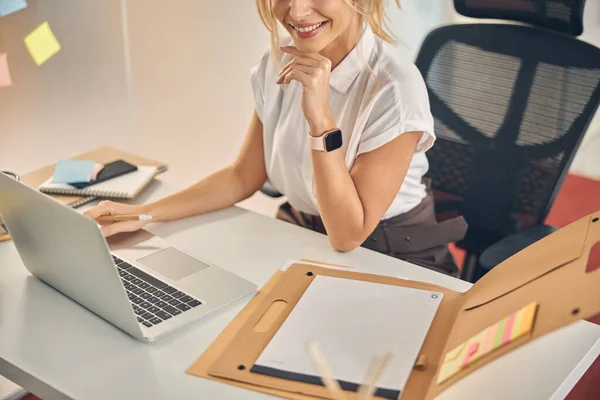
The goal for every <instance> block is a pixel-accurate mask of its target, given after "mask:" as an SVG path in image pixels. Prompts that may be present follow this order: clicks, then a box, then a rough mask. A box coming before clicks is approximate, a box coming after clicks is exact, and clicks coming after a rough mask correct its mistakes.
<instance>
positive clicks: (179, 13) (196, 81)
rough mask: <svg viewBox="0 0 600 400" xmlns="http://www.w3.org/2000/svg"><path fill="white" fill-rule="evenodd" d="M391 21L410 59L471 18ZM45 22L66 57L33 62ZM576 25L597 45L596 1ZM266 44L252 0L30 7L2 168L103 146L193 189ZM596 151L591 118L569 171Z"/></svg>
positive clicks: (3, 113) (10, 36)
mask: <svg viewBox="0 0 600 400" xmlns="http://www.w3.org/2000/svg"><path fill="white" fill-rule="evenodd" d="M390 3H392V4H393V2H390ZM389 15H390V27H391V29H392V30H393V32H394V33H395V34H396V36H397V37H398V38H400V39H401V42H400V43H399V44H398V46H397V51H398V56H399V57H409V58H411V59H414V58H415V56H416V54H417V52H418V49H419V47H420V44H421V42H422V40H423V39H424V37H425V36H426V34H427V33H428V32H430V31H431V30H432V29H434V28H435V27H438V26H441V25H446V24H453V23H463V22H467V23H468V22H472V21H471V20H470V19H468V18H465V17H461V16H459V15H458V14H457V13H456V12H455V11H454V8H453V5H452V2H451V1H450V0H402V9H401V10H398V9H397V8H395V7H391V8H390V14H389ZM44 21H48V22H49V24H50V26H51V28H52V30H53V31H54V34H55V35H56V37H57V39H58V41H59V42H60V43H61V45H62V50H61V51H60V52H59V53H58V54H57V55H56V56H54V57H53V58H52V59H50V60H49V61H48V62H46V63H45V64H43V65H42V66H41V67H37V66H36V65H35V64H34V63H33V61H32V60H31V57H30V55H29V54H28V52H27V49H26V48H25V46H24V44H23V39H24V37H25V36H26V35H27V34H29V33H30V32H31V31H32V30H33V29H35V28H36V27H37V26H38V25H40V24H41V23H42V22H44ZM477 22H481V21H480V20H478V21H477ZM584 28H585V31H584V33H583V35H582V36H581V37H580V39H581V40H583V41H587V42H590V43H592V44H594V45H595V46H597V47H600V1H597V0H591V1H588V2H587V5H586V9H585V15H584ZM267 46H268V34H267V32H266V30H265V29H264V27H263V26H262V24H261V23H260V21H259V19H258V16H257V13H256V10H255V5H254V1H251V0H244V1H239V0H238V1H235V2H234V1H211V0H171V1H157V0H102V1H81V0H52V1H43V0H28V7H27V8H26V9H25V10H22V11H19V12H16V13H14V14H11V15H8V16H6V17H4V18H0V53H7V54H8V61H9V66H10V72H11V75H12V81H13V85H12V86H10V87H2V88H0V169H2V170H10V171H15V172H17V173H21V174H23V173H26V172H28V171H31V170H34V169H36V168H38V167H41V166H44V165H47V164H51V163H53V162H55V161H56V160H57V159H59V158H64V157H68V156H70V155H75V154H78V153H81V152H85V151H88V150H91V149H93V148H96V147H99V146H102V145H111V146H115V147H118V148H121V149H123V150H126V151H130V152H134V153H137V154H140V155H143V156H146V157H149V158H154V159H157V160H160V161H163V162H166V163H167V164H168V165H169V171H168V172H167V173H166V174H165V177H164V179H166V180H169V181H170V182H172V183H173V184H175V185H177V186H180V187H184V186H187V185H189V184H192V183H193V182H195V181H197V180H199V179H200V178H202V177H204V176H206V175H208V174H210V173H211V172H213V171H215V170H216V169H218V168H220V167H223V166H225V165H227V164H228V163H230V162H231V161H232V160H233V159H234V157H235V156H236V154H237V152H238V150H239V147H240V144H241V142H242V140H243V137H244V135H245V132H246V128H247V125H248V123H249V120H250V116H251V113H252V110H253V97H252V93H251V89H250V83H249V75H250V69H251V68H252V67H253V66H254V65H255V64H256V63H257V62H258V60H259V57H260V55H261V54H262V52H263V51H264V49H265V48H266V47H267ZM598 154H600V116H598V115H597V116H596V118H595V119H594V121H593V122H592V124H591V126H590V128H589V130H588V132H587V135H586V136H585V138H584V141H583V143H582V145H581V147H580V148H579V151H578V153H577V156H576V157H575V160H574V162H573V164H572V166H571V173H572V174H574V175H577V176H581V177H584V178H586V179H588V181H589V182H594V181H595V182H598V180H600V162H599V161H598ZM588 181H586V182H588ZM565 186H566V187H568V185H567V183H565ZM571 187H572V186H571ZM597 187H598V186H597ZM578 190H579V192H577V193H581V189H578ZM586 190H587V189H586ZM577 193H576V194H577ZM282 201H283V200H282V199H271V198H268V197H266V196H264V195H262V194H260V193H259V194H256V195H254V196H253V197H252V198H250V199H248V200H246V201H244V202H243V203H242V204H241V206H242V207H246V208H248V209H251V210H253V211H257V212H260V213H263V214H267V215H274V214H275V211H276V208H277V206H278V205H279V204H280V203H281V202H282ZM558 225H560V224H558ZM0 379H1V377H0ZM3 384H4V385H8V384H6V383H2V382H0V398H2V385H3ZM5 387H6V386H5ZM7 390H8V389H7Z"/></svg>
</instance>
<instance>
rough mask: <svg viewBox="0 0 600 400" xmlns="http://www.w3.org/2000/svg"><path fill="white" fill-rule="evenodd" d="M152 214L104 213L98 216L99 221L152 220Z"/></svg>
mask: <svg viewBox="0 0 600 400" xmlns="http://www.w3.org/2000/svg"><path fill="white" fill-rule="evenodd" d="M151 220H152V215H144V214H141V215H103V216H101V217H98V218H96V221H98V222H118V221H151Z"/></svg>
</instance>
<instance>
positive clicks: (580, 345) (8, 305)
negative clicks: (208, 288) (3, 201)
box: [0, 182, 600, 400]
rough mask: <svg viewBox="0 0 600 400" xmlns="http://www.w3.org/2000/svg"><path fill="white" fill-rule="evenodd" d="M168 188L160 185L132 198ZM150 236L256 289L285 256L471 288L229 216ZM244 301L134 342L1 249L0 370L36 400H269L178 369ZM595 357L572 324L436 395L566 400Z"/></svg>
mask: <svg viewBox="0 0 600 400" xmlns="http://www.w3.org/2000/svg"><path fill="white" fill-rule="evenodd" d="M170 191H172V188H169V186H168V185H166V184H164V183H162V182H158V183H156V184H154V185H153V186H152V188H151V190H149V191H148V193H146V194H144V196H143V198H141V199H139V201H147V200H148V198H149V197H150V198H154V197H162V196H163V195H164V194H166V193H168V192H170ZM152 231H153V232H154V233H156V234H159V235H160V236H162V237H165V238H167V239H168V240H169V241H172V243H173V244H175V245H178V246H181V247H182V248H184V249H186V250H188V251H189V252H190V253H192V254H195V255H197V256H199V257H201V258H204V259H207V260H209V261H212V262H214V263H215V264H217V265H219V266H221V267H224V268H226V269H229V270H230V271H233V272H235V273H237V274H239V275H240V276H243V277H244V278H246V279H249V280H250V281H253V282H255V283H256V284H257V285H259V287H260V286H262V285H263V284H264V283H265V282H267V280H268V279H269V278H270V277H271V275H272V274H273V273H274V272H275V271H276V270H277V269H278V268H280V267H281V265H282V264H283V263H284V262H285V261H286V260H288V259H299V258H303V257H307V258H312V259H317V260H322V261H327V262H333V263H341V264H346V265H351V266H355V267H359V268H364V269H369V270H371V271H376V272H379V273H383V274H391V275H394V276H396V275H401V276H404V277H406V278H409V279H419V280H423V281H429V282H434V283H437V284H442V285H445V286H447V287H449V288H452V289H455V290H461V291H464V290H466V289H467V288H468V287H469V284H467V283H465V282H462V281H459V280H457V279H454V278H450V277H447V276H443V275H441V274H437V273H434V272H431V271H428V270H425V269H423V268H420V267H417V266H414V265H411V264H408V263H405V262H402V261H399V260H395V259H393V258H390V257H387V256H384V255H381V254H378V253H375V252H371V251H369V250H366V249H358V250H357V251H355V252H352V253H350V254H340V253H336V252H334V251H332V250H331V249H330V247H329V243H328V241H327V239H326V238H325V237H324V236H322V235H320V234H317V233H314V232H311V231H308V230H305V229H303V228H299V227H296V226H292V225H290V224H287V223H284V222H280V221H277V220H275V219H272V218H268V217H264V216H261V215H258V214H255V213H252V212H248V211H244V210H241V209H239V208H232V209H228V210H225V211H222V212H218V213H214V214H211V215H206V216H202V217H197V218H191V219H189V220H184V221H178V222H174V223H170V224H165V225H163V226H155V227H153V229H152ZM248 300H249V298H247V299H245V300H244V301H240V302H237V303H236V304H235V305H233V306H229V307H228V308H226V309H224V310H221V311H219V312H217V313H215V314H213V315H212V316H211V317H209V318H207V319H204V320H200V321H198V322H196V323H194V324H192V325H191V326H188V327H187V328H185V329H183V330H182V331H179V332H176V333H174V334H172V335H170V336H168V337H166V338H164V339H162V340H160V341H158V342H156V343H153V344H143V343H140V342H137V341H136V340H134V339H132V338H131V337H129V336H128V335H126V334H125V333H123V332H121V331H120V330H118V329H117V328H115V327H113V326H112V325H110V324H109V323H107V322H105V321H104V320H102V319H100V318H98V317H96V316H95V315H93V314H92V313H90V312H88V311H86V310H85V309H84V308H82V307H81V306H79V305H78V304H76V303H74V302H73V301H71V300H69V299H68V298H66V297H65V296H63V295H62V294H60V293H58V292H57V291H55V290H54V289H52V288H51V287H49V286H47V285H45V284H44V283H42V282H40V281H39V280H38V279H36V278H35V277H33V276H31V275H30V274H29V273H28V272H27V270H25V268H24V267H23V264H22V262H21V260H20V258H19V256H18V253H17V251H16V249H15V247H14V245H13V243H12V242H6V243H0V374H1V375H4V376H6V377H7V378H9V379H11V380H13V381H14V382H16V383H18V384H19V385H21V386H23V387H25V388H26V389H28V390H30V391H32V392H34V393H35V394H37V395H39V396H41V397H42V398H43V399H44V400H51V399H64V398H73V399H78V400H79V399H81V400H106V399H111V400H119V399H127V400H131V399H148V400H150V399H169V400H170V399H199V398H203V399H248V400H253V399H265V398H270V396H265V395H263V394H261V393H257V392H253V391H248V390H245V389H240V388H237V387H234V386H230V385H225V384H221V383H217V382H214V381H210V380H206V379H202V378H198V377H195V376H190V375H187V374H185V373H184V371H185V369H187V367H189V366H190V365H191V364H192V363H193V362H194V361H195V360H196V358H197V357H198V356H199V355H200V354H202V352H203V351H204V350H205V349H206V348H207V347H208V346H209V344H210V343H211V342H212V340H213V339H214V338H215V337H216V336H217V335H218V334H219V333H220V332H221V330H223V329H224V328H225V327H226V326H227V324H228V323H229V322H230V321H231V320H232V319H233V318H234V317H235V315H236V314H237V313H238V312H239V311H240V310H241V309H242V307H243V306H244V304H246V303H247V301H248ZM596 343H598V345H596V346H595V347H594V345H595V344H596ZM599 352H600V327H599V326H596V325H593V324H590V323H587V322H580V323H576V324H574V325H571V326H569V327H567V328H566V329H562V330H561V331H558V332H555V333H553V334H550V335H547V336H546V337H544V338H542V339H541V340H538V341H536V342H534V343H531V344H529V345H526V346H524V347H523V348H521V349H519V350H518V351H515V352H513V353H511V354H509V355H508V356H506V357H503V358H501V359H499V360H497V361H495V362H492V363H490V364H488V365H487V366H485V367H484V368H481V369H480V370H478V371H477V372H476V373H474V374H471V375H470V376H469V377H467V378H466V379H464V380H463V381H461V382H459V383H458V384H456V385H455V386H453V387H452V388H451V389H450V390H448V391H446V392H445V393H443V394H442V395H441V396H440V398H443V399H482V398H485V399H493V398H498V399H507V398H511V399H528V400H531V399H548V398H550V397H551V396H553V394H554V393H556V396H558V397H555V398H560V397H561V396H562V397H564V395H565V394H566V393H568V391H569V390H570V388H571V387H572V386H573V385H574V384H575V383H576V382H577V380H578V379H579V377H580V376H581V375H582V373H583V372H584V371H585V370H586V369H587V367H588V366H589V364H590V363H591V362H592V361H593V360H594V359H595V356H596V355H597V354H598V353H599Z"/></svg>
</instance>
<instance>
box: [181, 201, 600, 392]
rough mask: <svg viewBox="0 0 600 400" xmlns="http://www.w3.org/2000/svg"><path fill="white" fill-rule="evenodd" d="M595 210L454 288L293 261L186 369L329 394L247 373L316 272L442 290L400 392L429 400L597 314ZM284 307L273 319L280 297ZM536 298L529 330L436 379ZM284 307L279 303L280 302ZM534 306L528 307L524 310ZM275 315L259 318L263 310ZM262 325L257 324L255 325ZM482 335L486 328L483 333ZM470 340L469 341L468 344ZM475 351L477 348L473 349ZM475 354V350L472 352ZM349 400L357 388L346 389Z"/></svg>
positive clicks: (598, 227)
mask: <svg viewBox="0 0 600 400" xmlns="http://www.w3.org/2000/svg"><path fill="white" fill-rule="evenodd" d="M599 218H600V211H599V212H596V213H594V214H592V215H589V216H587V217H585V218H582V219H580V220H578V221H576V222H574V223H572V224H570V225H568V226H567V227H565V228H563V229H560V230H559V231H557V232H555V233H553V234H551V235H550V236H548V237H546V238H544V239H542V240H540V241H539V242H537V243H535V244H533V245H531V246H529V247H528V248H526V249H524V250H522V251H521V252H519V253H518V254H516V255H514V256H513V257H511V258H510V259H508V260H506V261H505V262H503V263H502V264H501V265H499V266H497V267H496V268H494V269H493V270H492V271H491V272H489V273H488V274H487V275H485V276H484V277H483V278H482V279H480V280H479V281H478V282H477V283H476V284H475V285H473V287H471V289H470V290H468V291H467V292H465V293H457V292H454V291H451V290H448V289H446V288H443V287H439V286H436V285H431V284H428V283H422V282H414V281H407V280H403V279H397V278H392V277H385V276H378V275H369V274H364V273H356V272H352V271H351V270H348V271H345V270H334V269H328V268H322V267H316V266H312V265H306V264H296V265H293V266H292V267H290V268H289V269H288V270H287V271H285V272H284V271H278V272H277V273H276V274H275V275H274V276H273V277H272V278H271V279H270V280H269V282H268V283H267V284H266V285H265V286H264V287H263V288H262V290H261V291H260V292H259V293H258V294H257V295H256V296H255V297H254V298H253V299H252V301H250V303H249V304H248V305H247V306H246V307H245V308H244V310H242V312H241V313H240V314H239V315H238V316H237V317H236V318H235V319H234V320H233V321H232V322H231V324H230V325H229V326H228V327H227V328H226V329H225V330H224V331H223V332H222V333H221V335H220V336H219V337H218V338H217V339H216V340H215V341H214V342H213V343H212V344H211V346H210V347H209V348H208V349H207V350H206V351H205V352H204V354H202V356H201V357H200V358H199V359H198V360H197V361H196V362H195V363H194V364H193V365H192V366H191V367H190V368H189V369H188V371H187V372H188V373H189V374H192V375H197V376H201V377H205V378H209V379H214V380H218V381H221V382H225V383H229V384H233V385H237V386H242V387H245V388H249V389H253V390H258V391H262V392H265V393H269V394H274V395H278V396H281V397H286V398H292V399H312V398H331V394H330V393H329V392H328V391H327V389H326V388H325V387H323V386H320V385H316V384H309V383H302V382H297V381H292V380H287V379H283V378H278V377H274V376H267V375H262V374H258V373H252V372H251V371H250V370H251V367H252V366H253V365H254V363H255V361H256V359H257V358H258V357H259V355H260V354H261V353H262V351H263V350H264V348H265V347H266V346H267V345H268V343H269V342H270V340H271V338H272V337H273V336H274V335H275V333H276V332H277V331H278V329H279V328H280V327H281V325H282V324H283V322H284V321H285V319H286V318H287V316H288V315H289V314H290V313H291V311H292V309H293V308H294V306H295V305H296V303H297V302H298V301H299V299H300V298H301V297H302V294H303V293H304V291H305V290H306V289H307V288H308V286H309V285H310V283H311V282H312V280H313V279H314V278H315V277H316V276H318V275H326V276H334V277H341V278H346V279H356V280H364V281H370V282H378V283H384V284H389V285H397V286H404V287H411V288H417V289H423V290H434V291H439V292H443V293H444V296H443V300H442V302H441V304H440V306H439V308H438V311H437V313H436V316H435V318H434V320H433V322H432V324H431V326H430V329H429V332H428V334H427V336H426V338H425V342H424V344H423V346H422V348H421V351H420V354H421V356H420V357H419V358H418V361H417V362H416V363H415V368H414V369H413V371H412V373H411V375H410V377H409V380H408V382H407V384H406V386H405V387H404V390H403V391H402V393H401V396H400V397H401V398H402V399H431V398H434V397H435V396H436V395H438V394H439V393H441V392H442V391H443V390H445V389H446V388H448V387H449V386H451V385H452V384H454V383H455V382H457V381H458V380H460V379H462V378H463V377H464V376H466V375H467V374H470V373H471V372H473V371H474V370H476V369H478V368H480V367H481V366H483V365H485V364H487V363H488V362H490V361H493V360H495V359H496V358H498V357H502V356H503V355H504V354H506V353H508V352H510V351H512V350H514V349H516V348H518V347H520V346H522V345H524V344H526V343H528V342H529V341H531V340H535V339H536V338H538V337H540V336H542V335H545V334H547V333H549V332H552V331H554V330H556V329H559V328H561V327H563V326H565V325H568V324H571V323H573V322H575V321H577V320H580V319H586V318H590V317H592V316H594V315H596V314H598V313H600V290H598V288H600V270H597V269H596V270H588V271H586V266H587V262H588V255H589V253H590V250H591V249H592V247H593V246H594V245H595V244H596V243H598V242H600V221H599ZM281 300H283V301H285V302H286V303H287V306H286V307H285V308H284V309H283V311H281V312H280V313H278V315H277V316H276V317H273V316H272V315H271V314H270V313H267V310H269V307H271V305H272V304H274V303H275V302H278V301H281ZM532 302H534V303H535V308H534V310H535V314H532V316H534V320H533V325H532V327H531V330H530V331H528V332H527V333H526V334H524V335H523V336H520V337H518V338H516V339H514V340H512V341H510V342H508V344H504V345H503V346H501V347H499V348H495V349H494V350H492V351H491V352H489V353H486V354H484V355H483V356H480V357H477V358H476V361H474V362H471V363H470V364H468V365H465V366H463V367H461V368H460V369H459V370H458V372H456V373H455V374H454V375H452V376H451V377H449V378H447V379H445V380H443V381H440V379H439V378H438V375H440V372H441V371H442V369H443V368H442V365H443V364H444V361H446V362H447V364H446V367H447V366H448V365H449V364H450V363H452V362H453V361H452V360H453V358H456V357H460V358H462V357H464V354H465V352H467V351H468V350H466V349H465V345H466V344H467V342H469V341H470V339H472V338H473V337H474V336H477V335H478V334H479V333H482V331H484V330H486V329H488V328H490V327H496V325H494V324H496V323H498V322H499V321H503V320H504V321H505V320H506V318H507V317H508V316H509V315H511V314H513V313H515V312H517V311H518V310H520V309H522V308H524V307H526V306H528V305H531V304H532ZM279 304H281V303H279ZM527 309H528V310H531V307H529V308H527ZM266 314H268V315H270V318H272V320H271V321H269V322H268V323H264V321H262V318H263V316H264V315H266ZM259 323H260V325H261V326H267V328H266V329H260V332H259V331H257V330H256V329H255V327H256V326H257V324H259ZM486 332H487V331H486ZM469 343H470V342H469ZM476 351H477V350H476ZM475 354H477V353H476V352H475ZM345 394H346V396H347V398H349V399H353V398H356V393H354V392H350V391H345Z"/></svg>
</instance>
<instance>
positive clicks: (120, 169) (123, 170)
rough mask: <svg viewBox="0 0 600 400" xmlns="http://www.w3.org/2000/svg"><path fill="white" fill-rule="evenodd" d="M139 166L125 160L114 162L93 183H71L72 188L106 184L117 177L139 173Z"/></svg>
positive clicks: (106, 166)
mask: <svg viewBox="0 0 600 400" xmlns="http://www.w3.org/2000/svg"><path fill="white" fill-rule="evenodd" d="M137 169H138V168H137V166H135V165H132V164H129V163H128V162H126V161H123V160H117V161H113V162H111V163H109V164H106V165H105V166H104V168H102V169H101V170H100V172H98V175H97V176H96V179H94V180H93V181H91V182H79V183H71V186H73V187H76V188H77V189H83V188H86V187H88V186H92V185H95V184H96V183H100V182H104V181H107V180H109V179H112V178H116V177H117V176H121V175H125V174H128V173H130V172H133V171H137Z"/></svg>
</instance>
